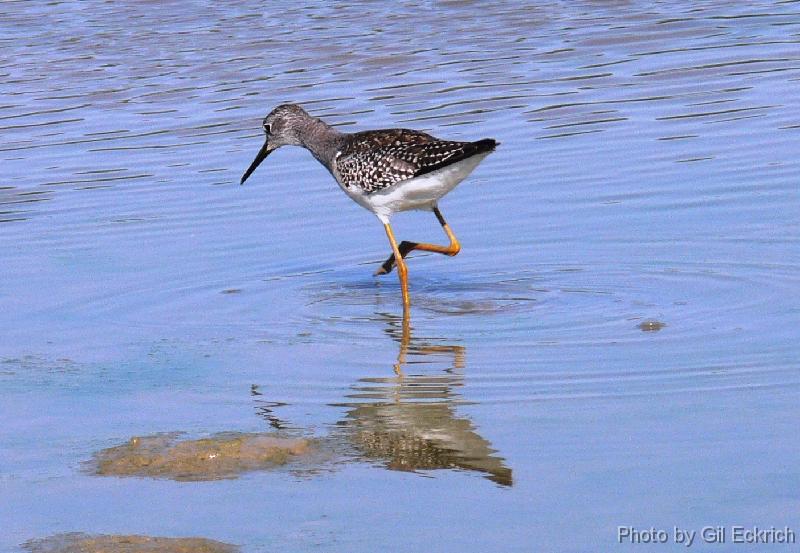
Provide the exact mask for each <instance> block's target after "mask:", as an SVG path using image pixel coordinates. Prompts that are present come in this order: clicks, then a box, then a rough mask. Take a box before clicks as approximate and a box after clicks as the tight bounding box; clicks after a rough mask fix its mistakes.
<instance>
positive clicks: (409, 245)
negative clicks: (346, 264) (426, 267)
mask: <svg viewBox="0 0 800 553" xmlns="http://www.w3.org/2000/svg"><path fill="white" fill-rule="evenodd" d="M433 214H434V215H436V219H438V220H439V224H440V225H442V229H444V232H445V234H447V238H448V239H449V240H450V244H449V245H447V246H440V245H438V244H426V243H424V242H408V241H407V240H403V241H402V242H400V245H399V246H398V247H397V249H398V250H399V253H400V257H402V258H405V257H406V256H407V255H408V254H409V253H410V252H412V251H414V250H420V251H425V252H434V253H441V254H444V255H449V256H454V255H456V254H457V253H458V252H460V251H461V244H459V243H458V239H457V238H456V235H455V234H453V231H452V230H451V229H450V225H448V224H447V221H445V220H444V217H443V216H442V212H441V211H439V208H438V207H434V208H433ZM396 259H397V256H396V255H395V254H394V253H393V254H392V255H390V256H389V259H387V260H386V261H384V262H383V264H382V265H381V266H380V268H378V270H377V271H375V274H376V275H385V274H386V273H390V272H392V268H393V267H394V265H395V260H396Z"/></svg>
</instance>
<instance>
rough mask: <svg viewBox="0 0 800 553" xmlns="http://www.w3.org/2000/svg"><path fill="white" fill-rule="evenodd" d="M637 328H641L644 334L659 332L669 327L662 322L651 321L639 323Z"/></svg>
mask: <svg viewBox="0 0 800 553" xmlns="http://www.w3.org/2000/svg"><path fill="white" fill-rule="evenodd" d="M637 326H638V327H639V330H641V331H642V332H658V331H659V330H661V329H662V328H664V327H665V326H667V324H666V323H662V322H661V321H655V320H650V321H644V322H642V323H639V324H638V325H637Z"/></svg>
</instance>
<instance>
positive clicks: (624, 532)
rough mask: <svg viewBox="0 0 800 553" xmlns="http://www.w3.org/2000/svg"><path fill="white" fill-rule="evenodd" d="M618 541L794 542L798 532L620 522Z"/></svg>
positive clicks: (787, 528)
mask: <svg viewBox="0 0 800 553" xmlns="http://www.w3.org/2000/svg"><path fill="white" fill-rule="evenodd" d="M617 543H620V544H639V543H641V544H653V543H676V544H683V545H685V546H686V547H691V546H692V545H695V544H699V543H706V544H707V543H714V544H750V545H753V544H792V543H797V534H796V532H795V531H794V530H793V529H792V528H789V527H788V526H784V527H782V528H776V527H775V526H769V527H760V526H736V525H731V526H703V527H701V528H696V529H690V528H681V527H678V526H673V527H671V528H655V527H652V526H651V527H649V528H637V527H634V526H617Z"/></svg>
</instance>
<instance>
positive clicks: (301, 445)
mask: <svg viewBox="0 0 800 553" xmlns="http://www.w3.org/2000/svg"><path fill="white" fill-rule="evenodd" d="M311 450H312V448H311V442H310V441H309V440H305V439H300V438H282V437H276V436H273V435H269V434H241V433H232V432H231V433H223V434H215V435H214V436H211V437H209V438H203V439H199V440H180V433H171V434H158V435H154V436H143V437H134V438H131V439H130V440H129V441H128V442H127V443H125V444H122V445H119V446H116V447H112V448H109V449H104V450H102V451H99V452H98V453H97V454H96V455H95V472H96V474H99V475H103V476H148V477H153V478H169V479H173V480H185V481H186V480H188V481H197V480H218V479H222V478H236V477H237V476H238V475H239V474H241V473H244V472H250V471H255V470H264V469H268V468H271V467H275V466H280V465H285V464H286V463H288V462H289V461H291V460H293V459H294V458H296V457H298V456H301V455H304V454H307V453H309V452H310V451H311Z"/></svg>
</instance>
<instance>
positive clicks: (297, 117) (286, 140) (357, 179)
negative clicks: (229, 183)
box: [241, 104, 498, 313]
mask: <svg viewBox="0 0 800 553" xmlns="http://www.w3.org/2000/svg"><path fill="white" fill-rule="evenodd" d="M264 132H265V133H266V141H265V142H264V145H263V146H262V147H261V150H259V152H258V155H256V158H255V159H254V160H253V163H252V164H250V167H248V169H247V171H245V173H244V175H243V176H242V180H241V184H244V181H246V180H247V178H248V177H249V176H250V175H251V174H252V172H253V171H255V169H256V167H258V165H259V164H260V163H261V162H262V161H264V159H265V158H266V157H267V156H268V155H269V154H270V153H271V152H272V151H274V150H276V149H278V148H280V147H281V146H286V145H294V146H303V147H304V148H306V149H308V150H309V151H310V152H311V154H312V155H313V156H314V157H315V158H317V160H318V161H319V162H320V163H322V164H323V165H324V166H325V167H326V168H327V169H328V171H330V172H331V174H332V175H333V177H334V178H335V179H336V182H338V183H339V186H340V187H341V189H342V190H344V192H345V194H347V195H348V196H349V197H350V198H351V199H352V200H353V201H355V202H356V203H357V204H359V205H360V206H362V207H364V208H366V209H368V210H370V211H371V212H373V213H374V214H375V215H376V216H377V217H378V219H380V221H381V222H382V223H383V226H384V229H385V230H386V236H387V237H388V238H389V243H390V244H391V246H392V255H391V256H389V258H388V259H387V260H386V261H384V263H383V264H382V265H381V266H380V268H379V269H378V270H377V271H376V273H375V274H385V273H388V272H391V270H392V268H393V267H394V265H395V264H396V265H397V274H398V275H399V278H400V288H401V290H402V293H403V309H404V312H406V313H407V312H408V309H409V306H410V303H411V302H410V300H409V295H408V270H407V268H406V262H405V260H404V258H405V256H406V255H407V254H408V253H409V252H411V251H413V250H423V251H428V252H436V253H441V254H445V255H450V256H452V255H456V254H457V253H458V252H459V251H460V250H461V245H460V244H459V243H458V240H457V239H456V237H455V235H454V234H453V231H452V230H450V226H449V225H448V224H447V222H446V221H445V219H444V217H443V216H442V213H441V211H439V208H438V205H437V204H438V202H439V199H440V198H441V197H442V196H444V195H445V194H447V193H448V192H450V191H451V190H452V189H453V188H455V187H456V185H458V183H460V182H461V181H462V180H464V179H465V178H466V177H467V176H468V175H469V174H470V173H471V172H472V171H473V170H474V169H475V167H477V166H478V164H479V163H480V162H481V161H482V160H483V158H485V157H486V156H487V155H489V154H490V153H491V152H492V151H494V149H495V147H496V146H497V144H498V143H497V142H496V141H495V140H493V139H491V138H484V139H483V140H478V141H476V142H458V141H451V140H439V139H438V138H434V137H433V136H431V135H429V134H426V133H424V132H420V131H413V130H408V129H383V130H374V131H362V132H356V133H343V132H339V131H337V130H336V129H334V128H333V127H331V126H330V125H328V124H326V123H325V122H324V121H322V120H321V119H318V118H316V117H312V116H311V115H309V114H308V113H306V112H305V110H303V108H301V107H300V106H298V105H296V104H283V105H280V106H278V107H277V108H275V109H274V110H273V111H272V112H271V113H270V114H269V115H267V117H266V118H265V119H264ZM411 209H420V210H427V211H433V213H434V215H436V218H437V219H438V220H439V224H440V225H442V228H443V229H444V232H445V233H446V234H447V238H448V239H449V240H450V244H449V245H447V246H441V245H438V244H426V243H421V242H408V241H403V242H401V243H400V244H398V243H397V241H396V240H395V238H394V233H393V232H392V227H391V225H390V224H389V220H390V218H391V217H392V215H394V214H395V213H397V212H399V211H407V210H411Z"/></svg>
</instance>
